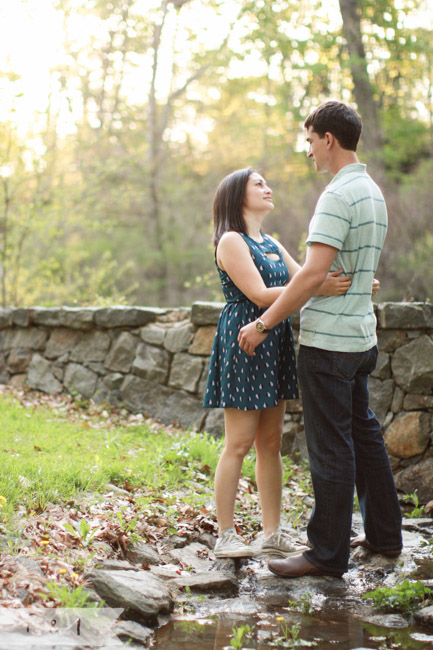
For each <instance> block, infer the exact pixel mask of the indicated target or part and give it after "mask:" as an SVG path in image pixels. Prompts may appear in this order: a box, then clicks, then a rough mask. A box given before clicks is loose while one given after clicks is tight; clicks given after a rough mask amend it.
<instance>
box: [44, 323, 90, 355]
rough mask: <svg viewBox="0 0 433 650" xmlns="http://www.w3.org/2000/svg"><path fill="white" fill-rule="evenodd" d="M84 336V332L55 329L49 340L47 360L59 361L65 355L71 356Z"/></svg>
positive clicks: (46, 352)
mask: <svg viewBox="0 0 433 650" xmlns="http://www.w3.org/2000/svg"><path fill="white" fill-rule="evenodd" d="M82 336H83V334H82V332H78V331H76V330H70V329H66V328H64V327H56V328H55V329H53V331H52V332H51V335H50V338H49V339H48V343H47V347H46V349H45V356H46V358H47V359H57V358H58V357H61V356H62V355H63V354H69V353H70V352H71V351H72V349H73V348H74V347H75V346H76V345H77V344H78V343H79V341H80V340H81V337H82Z"/></svg>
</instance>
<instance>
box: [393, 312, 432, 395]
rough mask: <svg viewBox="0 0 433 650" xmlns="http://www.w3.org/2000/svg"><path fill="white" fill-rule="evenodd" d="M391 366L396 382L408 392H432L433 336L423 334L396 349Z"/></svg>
mask: <svg viewBox="0 0 433 650" xmlns="http://www.w3.org/2000/svg"><path fill="white" fill-rule="evenodd" d="M432 308H433V306H432ZM391 368H392V373H393V376H394V380H395V382H396V383H397V384H398V385H399V386H400V388H403V390H405V391H406V392H409V393H426V394H428V393H431V388H432V386H433V341H432V340H431V338H430V337H429V336H427V335H424V336H421V337H419V338H418V339H416V340H415V341H411V342H410V343H407V344H406V345H404V346H402V347H401V348H399V349H398V350H396V352H395V354H394V356H393V359H392V362H391Z"/></svg>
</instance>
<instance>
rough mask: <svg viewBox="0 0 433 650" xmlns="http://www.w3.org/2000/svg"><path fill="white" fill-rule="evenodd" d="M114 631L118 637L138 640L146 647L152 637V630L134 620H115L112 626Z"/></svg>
mask: <svg viewBox="0 0 433 650" xmlns="http://www.w3.org/2000/svg"><path fill="white" fill-rule="evenodd" d="M114 633H115V634H116V636H118V637H119V639H122V641H123V640H126V641H129V639H131V640H132V641H138V642H139V643H142V644H143V645H144V646H146V647H148V646H149V644H150V641H151V639H152V637H153V630H151V629H150V628H148V627H144V626H143V625H140V623H136V622H135V621H117V623H116V625H115V627H114Z"/></svg>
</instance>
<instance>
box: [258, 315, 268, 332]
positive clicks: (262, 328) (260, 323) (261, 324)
mask: <svg viewBox="0 0 433 650" xmlns="http://www.w3.org/2000/svg"><path fill="white" fill-rule="evenodd" d="M256 330H257V331H258V332H261V333H263V332H269V330H268V328H267V327H266V325H265V324H264V322H263V321H262V319H261V318H258V319H257V320H256Z"/></svg>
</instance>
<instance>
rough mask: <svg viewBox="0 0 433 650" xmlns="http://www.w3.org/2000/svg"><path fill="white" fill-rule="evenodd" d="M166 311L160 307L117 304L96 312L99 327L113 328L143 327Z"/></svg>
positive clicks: (96, 321)
mask: <svg viewBox="0 0 433 650" xmlns="http://www.w3.org/2000/svg"><path fill="white" fill-rule="evenodd" d="M165 313H166V310H165V309H159V308H158V307H124V306H123V305H115V306H113V307H104V308H102V309H98V310H97V311H96V313H95V323H96V325H98V327H105V328H107V329H111V328H114V327H141V326H143V325H147V324H148V323H153V322H154V321H156V319H157V318H158V316H162V315H163V314H165Z"/></svg>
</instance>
